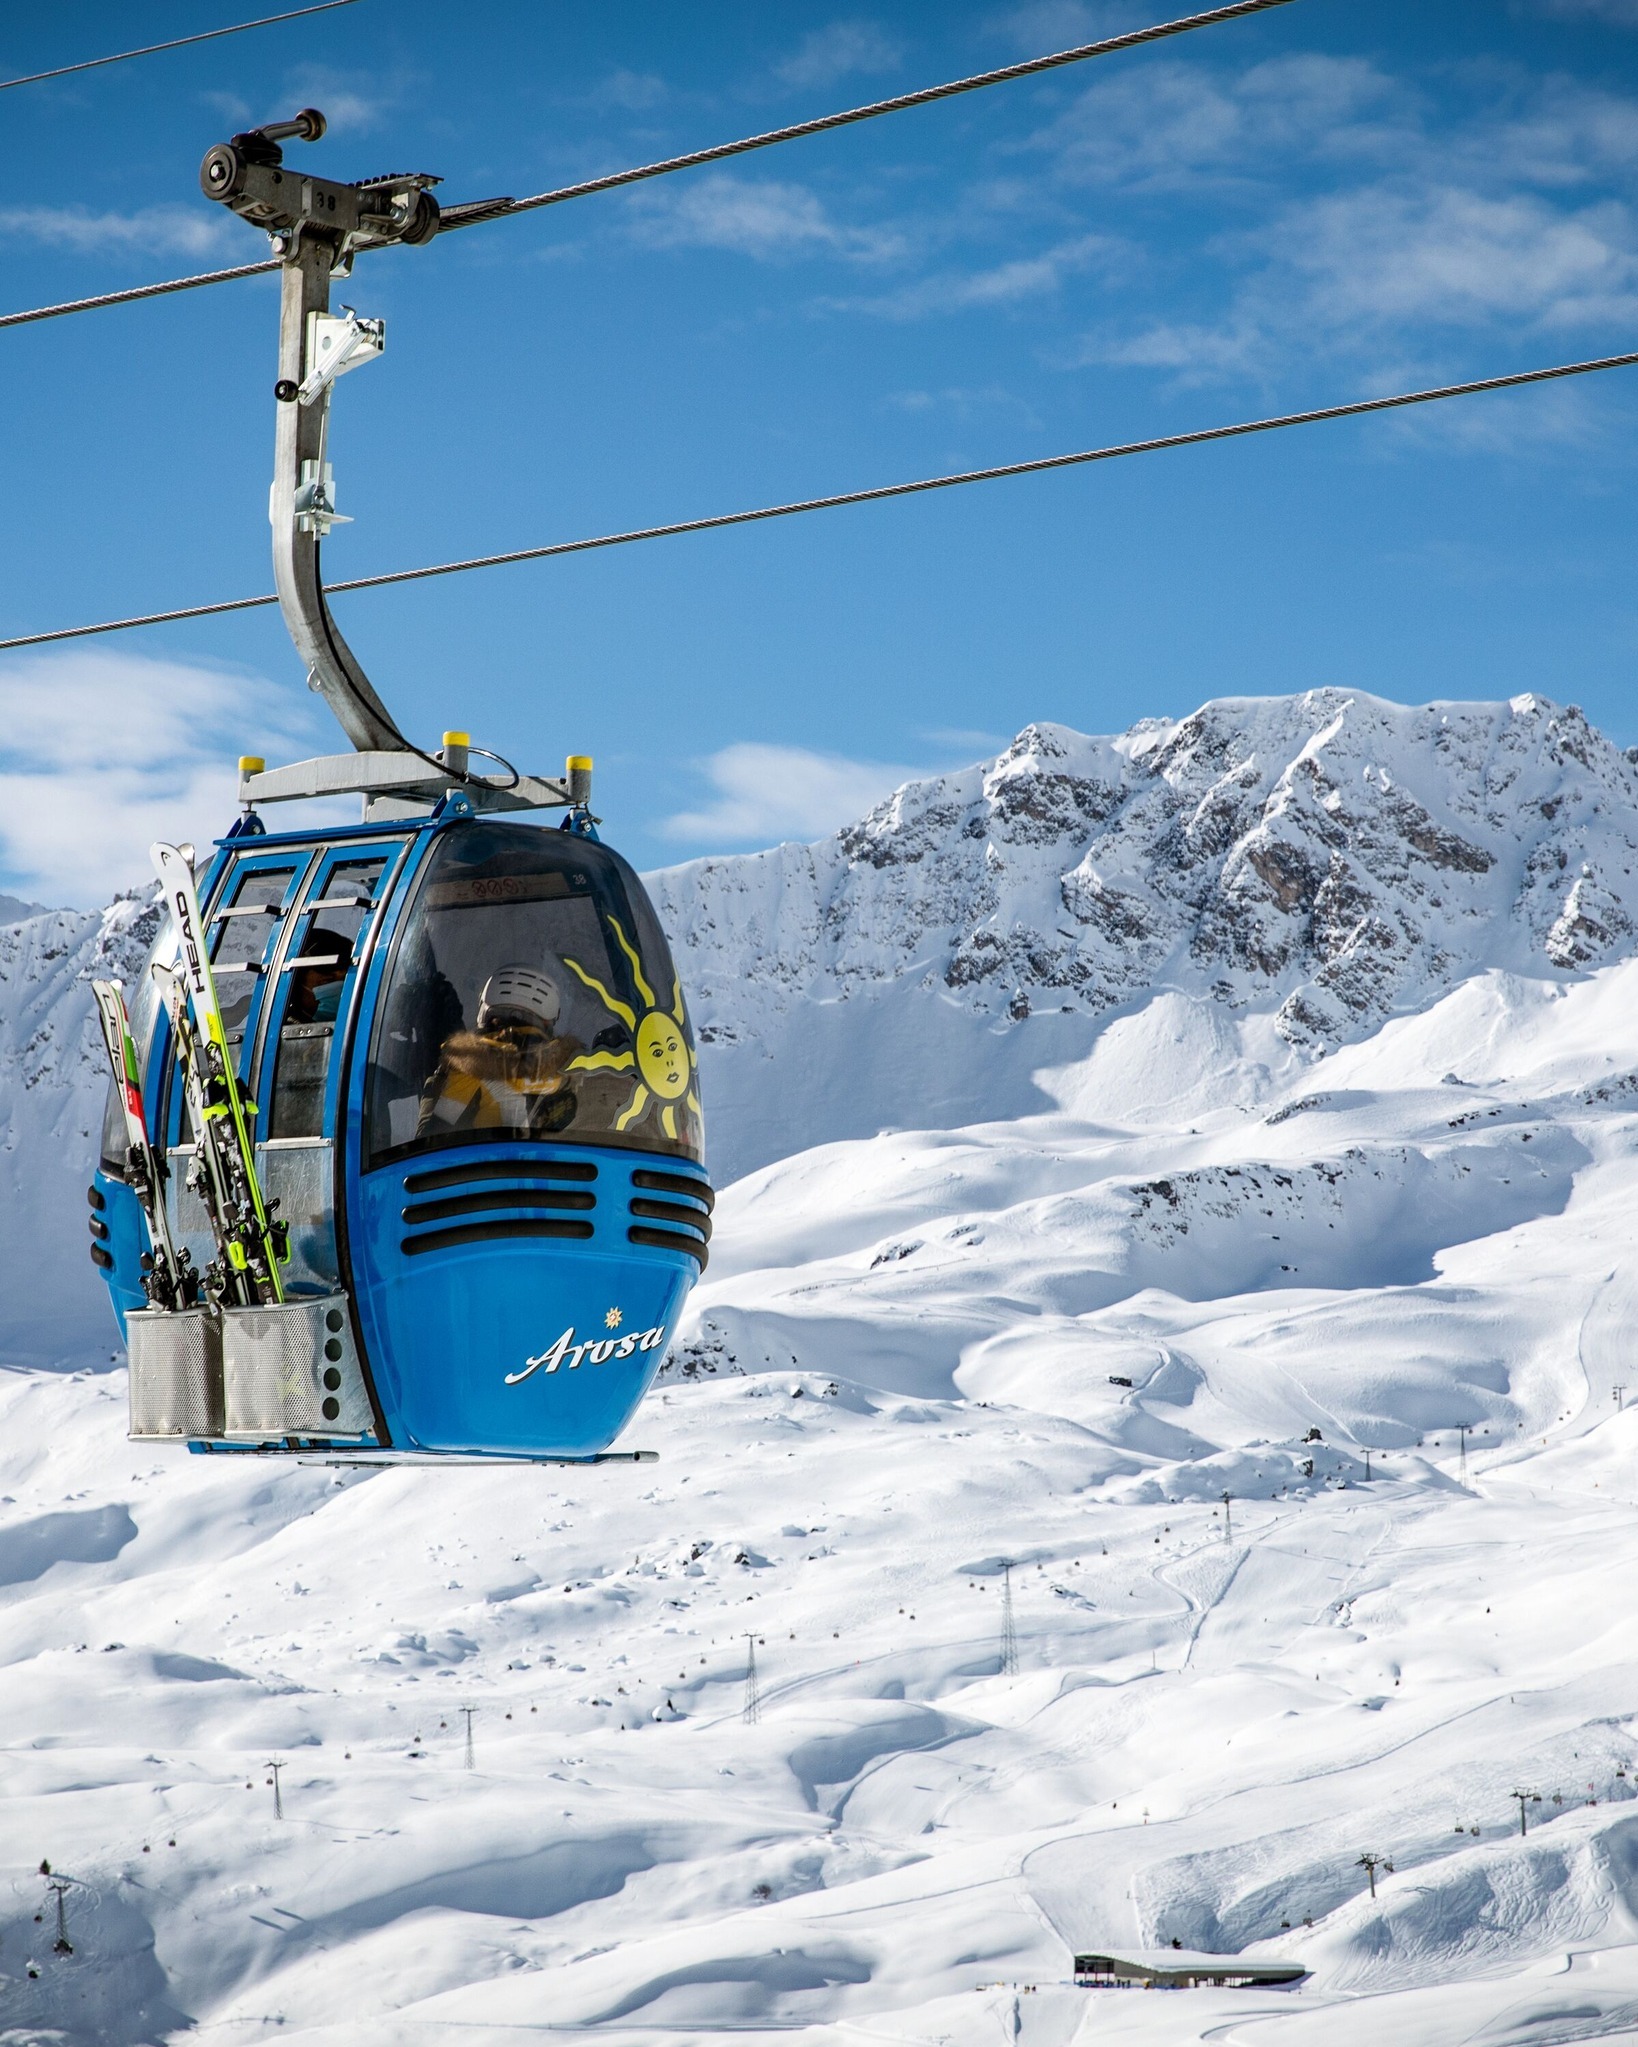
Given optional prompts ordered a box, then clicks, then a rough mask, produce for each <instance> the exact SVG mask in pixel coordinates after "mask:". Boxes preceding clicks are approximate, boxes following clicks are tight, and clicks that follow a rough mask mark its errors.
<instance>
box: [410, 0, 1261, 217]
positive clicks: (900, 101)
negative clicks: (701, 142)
mask: <svg viewBox="0 0 1638 2047" xmlns="http://www.w3.org/2000/svg"><path fill="white" fill-rule="evenodd" d="M1290 5H1291V0H1234V4H1233V5H1231V6H1227V7H1213V8H1209V9H1208V10H1207V11H1206V12H1205V13H1204V14H1185V15H1183V16H1181V17H1180V18H1179V19H1178V20H1176V21H1162V22H1158V23H1156V24H1155V25H1154V26H1153V27H1152V28H1134V29H1131V30H1129V31H1128V32H1127V33H1126V34H1125V35H1118V36H1106V37H1104V38H1103V40H1102V41H1101V42H1096V43H1079V44H1077V45H1076V46H1075V48H1074V49H1072V50H1056V51H1054V52H1053V54H1052V55H1051V56H1049V57H1027V58H1025V59H1024V60H1023V62H1022V63H1019V64H1003V65H1002V66H1001V67H1000V68H999V70H995V71H978V72H975V73H974V74H973V76H972V77H971V78H957V79H954V80H953V81H952V82H951V83H950V84H948V85H926V86H923V87H921V88H920V90H919V91H916V92H901V93H898V94H896V95H895V96H894V97H893V98H892V99H885V100H872V101H871V103H870V104H869V105H868V106H864V107H849V108H848V109H847V110H846V111H845V112H844V113H840V114H821V115H819V116H818V118H817V119H815V120H812V121H793V122H792V123H791V124H790V126H789V127H786V128H770V129H768V130H767V132H766V133H765V134H762V135H748V136H746V137H745V138H744V140H743V141H740V142H718V143H715V144H713V145H712V147H711V148H709V149H693V150H690V151H689V152H688V153H687V154H686V155H684V156H668V157H662V158H661V159H660V161H659V162H657V163H648V164H641V165H639V166H638V167H637V168H636V169H635V170H626V171H610V172H609V173H608V174H607V175H606V176H604V177H601V178H583V179H582V180H581V181H580V183H579V184H577V185H560V186H558V187H557V188H556V190H555V191H551V192H536V193H534V194H533V195H532V196H531V197H530V198H527V199H490V200H483V201H479V202H478V204H479V205H481V206H483V207H485V208H487V209H490V210H488V211H485V212H483V213H482V214H481V215H479V216H478V217H479V218H481V219H484V220H494V219H498V218H500V217H501V216H502V215H508V216H509V215H511V214H514V213H531V212H533V211H534V210H535V208H536V207H540V206H557V205H560V204H561V203H562V202H563V201H564V200H565V199H584V198H587V197H588V196H589V195H590V194H591V193H593V192H613V191H615V190H617V189H618V188H619V187H620V186H621V185H638V184H641V183H642V182H643V181H644V180H645V179H647V178H663V177H665V176H667V175H668V174H669V173H670V172H672V171H689V170H694V169H696V168H697V167H698V166H699V165H700V164H707V163H721V162H723V161H724V159H725V158H727V157H731V156H747V155H749V154H750V152H751V151H752V150H753V149H770V148H772V146H773V145H774V144H775V143H776V142H796V141H798V140H800V138H801V137H802V136H804V135H823V134H825V133H827V132H828V131H829V130H830V129H832V128H849V127H851V126H852V125H853V124H854V123H855V122H856V121H873V120H875V118H876V116H877V115H878V114H902V113H904V112H905V111H906V109H907V108H910V107H926V106H931V105H932V104H933V102H934V101H935V100H947V99H954V98H955V97H956V95H957V94H958V93H964V92H977V91H979V90H980V89H981V88H982V87H983V86H986V85H1005V84H1008V83H1009V82H1010V81H1011V80H1013V79H1015V78H1033V77H1035V76H1036V74H1037V73H1039V72H1042V71H1056V70H1058V69H1060V67H1062V66H1063V65H1065V64H1084V63H1085V62H1086V60H1087V59H1088V58H1089V57H1111V56H1113V55H1114V54H1115V53H1116V52H1117V51H1119V50H1135V49H1138V48H1139V47H1141V45H1143V44H1144V43H1158V42H1163V41H1165V40H1166V38H1167V37H1169V36H1181V35H1187V34H1188V33H1189V31H1190V30H1191V29H1197V28H1215V27H1216V26H1217V24H1218V23H1219V22H1224V21H1238V20H1239V19H1240V18H1241V16H1242V15H1248V14H1266V13H1267V12H1268V11H1269V9H1270V8H1272V7H1289V6H1290ZM451 211H453V212H454V213H455V218H454V219H451V218H450V217H449V215H448V214H446V215H445V217H444V223H443V225H444V229H445V230H448V229H450V228H457V227H468V226H471V225H473V224H474V223H473V222H472V221H469V220H466V219H463V218H462V217H461V211H462V210H461V209H459V208H454V209H451Z"/></svg>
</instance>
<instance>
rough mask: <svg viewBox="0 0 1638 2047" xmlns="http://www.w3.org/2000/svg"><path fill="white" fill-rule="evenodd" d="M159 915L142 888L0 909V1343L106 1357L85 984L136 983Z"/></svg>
mask: <svg viewBox="0 0 1638 2047" xmlns="http://www.w3.org/2000/svg"><path fill="white" fill-rule="evenodd" d="M158 922H159V912H158V910H157V909H156V908H154V907H153V906H152V905H151V904H150V902H149V901H148V896H147V892H146V891H144V892H143V893H142V894H140V895H132V896H129V897H122V898H121V899H120V900H119V901H117V902H115V903H113V904H111V905H110V906H109V907H108V908H107V909H106V910H100V911H95V910H94V911H89V912H87V911H82V910H42V911H39V912H37V913H35V914H33V915H30V916H28V917H26V918H23V919H21V920H20V921H18V922H16V923H10V924H8V923H6V922H4V921H3V920H0V1243H3V1244H4V1245H5V1246H6V1255H5V1260H4V1273H3V1276H0V1356H4V1357H6V1358H10V1359H23V1360H26V1361H28V1362H30V1363H35V1364H52V1363H58V1362H66V1361H69V1360H73V1359H77V1358H84V1357H85V1356H87V1355H92V1356H95V1355H96V1354H97V1353H99V1352H100V1353H101V1355H102V1357H103V1358H104V1359H105V1360H106V1359H107V1357H108V1353H109V1350H110V1348H111V1347H112V1345H113V1342H114V1340H115V1337H114V1329H113V1326H112V1324H111V1322H110V1320H109V1315H108V1295H107V1290H106V1289H105V1288H104V1287H103V1285H102V1283H101V1281H100V1280H99V1279H98V1278H97V1276H96V1271H95V1268H94V1267H93V1266H92V1264H91V1261H90V1258H89V1256H88V1255H87V1251H86V1246H87V1243H88V1242H89V1239H88V1237H87V1235H86V1228H85V1215H86V1207H85V1189H86V1185H87V1183H88V1181H89V1180H90V1178H91V1173H92V1169H93V1166H94V1164H95V1160H96V1150H97V1137H98V1133H99V1131H100V1129H101V1126H102V1108H103V1100H104V1097H105V1095H106V1092H107V1087H108V1065H107V1059H106V1055H105V1054H104V1052H103V1049H102V1040H101V1038H100V1037H99V1036H98V1034H97V1026H96V1022H95V1018H94V1014H93V1011H92V1004H91V991H90V986H89V984H90V982H91V980H92V979H93V978H94V977H100V976H107V975H114V976H117V977H119V978H121V979H124V980H127V981H130V982H133V983H134V981H135V980H136V977H137V976H138V974H139V973H140V971H141V966H142V959H143V955H144V954H145V953H146V951H147V949H148V947H149V946H150V945H151V944H152V943H153V938H154V933H155V931H156V930H157V928H158Z"/></svg>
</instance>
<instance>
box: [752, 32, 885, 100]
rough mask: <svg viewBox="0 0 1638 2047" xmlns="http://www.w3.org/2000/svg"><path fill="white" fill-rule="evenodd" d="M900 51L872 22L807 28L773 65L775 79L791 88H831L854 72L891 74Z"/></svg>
mask: <svg viewBox="0 0 1638 2047" xmlns="http://www.w3.org/2000/svg"><path fill="white" fill-rule="evenodd" d="M902 55H903V52H902V50H901V49H900V47H899V45H898V43H897V42H895V40H894V39H893V37H892V36H890V35H889V34H888V33H887V31H886V30H885V29H884V28H882V27H880V26H879V25H878V24H877V23H876V22H873V21H833V22H831V23H830V24H829V26H828V27H826V28H816V29H810V30H809V32H808V33H807V34H806V35H805V36H804V37H803V38H802V40H801V42H800V43H799V44H798V45H797V46H796V48H795V49H794V50H793V51H792V52H791V54H790V55H789V56H788V57H787V58H785V60H784V61H783V63H780V64H776V65H775V66H774V76H775V77H776V78H777V79H779V81H780V82H781V84H783V85H790V86H809V85H834V84H835V83H836V81H837V80H838V79H839V78H847V77H849V76H851V75H852V74H853V73H855V72H866V73H869V72H875V71H891V70H893V69H894V67H895V66H896V65H897V64H898V62H899V60H900V58H901V56H902Z"/></svg>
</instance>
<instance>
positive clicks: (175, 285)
mask: <svg viewBox="0 0 1638 2047" xmlns="http://www.w3.org/2000/svg"><path fill="white" fill-rule="evenodd" d="M331 4H334V5H337V6H340V5H349V4H351V0H331ZM1290 5H1291V0H1234V4H1233V5H1231V6H1227V7H1213V8H1211V9H1209V10H1208V11H1207V12H1206V13H1204V14H1186V15H1183V16H1182V17H1181V18H1180V19H1178V20H1176V21H1163V22H1158V23H1157V24H1156V25H1155V26H1154V27H1152V28H1135V29H1131V30H1129V31H1128V32H1127V33H1126V34H1125V35H1118V36H1108V37H1106V38H1105V39H1104V40H1103V41H1102V42H1097V43H1081V44H1079V45H1077V47H1076V48H1074V49H1072V50H1058V51H1055V52H1054V53H1053V54H1052V55H1051V56H1049V57H1029V58H1026V59H1025V60H1024V61H1023V62H1022V63H1020V64H1004V65H1003V66H1002V67H1001V68H1000V70H998V71H980V72H977V73H975V74H974V76H972V77H971V78H958V79H956V80H954V81H953V83H951V84H949V85H929V86H924V87H923V88H922V89H921V90H920V91H918V92H906V93H900V94H899V95H898V96H897V98H895V99H885V100H875V101H873V102H872V103H871V104H870V105H869V106H865V107H850V108H848V109H847V110H846V111H845V112H844V113H840V114H821V115H820V116H819V117H818V119H817V120H813V121H797V122H795V123H793V125H791V126H790V127H788V128H770V129H769V130H768V131H767V132H766V133H765V134H762V135H748V136H746V137H745V138H744V139H743V140H741V141H739V142H719V143H715V144H713V146H712V147H711V148H709V149H695V150H690V151H689V152H688V153H687V154H686V155H683V156H668V157H664V158H662V159H661V160H660V161H659V162H657V163H649V164H639V165H638V166H637V167H636V168H635V169H632V170H624V171H610V172H609V173H608V174H607V175H606V176H603V177H599V178H583V179H582V180H581V181H580V182H579V183H578V184H575V185H560V186H558V187H556V188H555V189H554V190H553V191H550V192H536V193H533V194H532V195H531V196H530V197H528V198H526V199H510V198H501V199H470V200H466V201H464V202H462V203H459V204H457V205H454V206H446V207H445V208H444V212H443V221H442V225H441V227H440V229H439V232H440V233H442V234H448V233H450V232H451V231H452V230H454V229H455V228H462V227H476V226H478V225H479V224H480V223H482V222H484V221H488V220H502V219H507V218H510V216H511V215H512V214H514V213H532V212H534V211H535V210H536V209H537V208H539V207H542V206H559V205H561V204H562V202H563V201H564V200H565V199H585V198H588V197H590V195H591V194H592V193H594V192H612V191H615V190H616V189H617V188H618V187H620V186H622V185H637V184H641V183H643V182H644V181H645V180H646V179H649V178H662V177H666V176H668V175H669V174H670V173H671V172H672V171H686V170H693V169H695V168H696V167H697V166H698V165H700V164H707V163H720V162H722V161H723V160H724V159H725V158H727V157H731V156H744V155H745V154H746V153H747V152H748V151H750V150H753V149H769V148H771V147H772V146H773V144H774V143H776V142H794V141H796V140H797V139H798V138H799V137H801V136H803V135H820V134H823V133H824V132H825V130H826V129H829V128H846V127H848V126H850V125H851V124H852V123H853V122H855V121H870V120H874V119H875V117H876V116H877V115H878V114H897V113H902V112H903V111H904V110H905V109H906V108H907V107H922V106H927V105H929V104H931V102H932V101H934V100H942V99H950V98H952V97H953V96H954V95H955V94H957V93H964V92H977V91H978V90H979V88H980V87H981V86H986V85H1002V84H1005V83H1006V82H1007V81H1008V80H1010V79H1014V78H1029V77H1032V76H1033V75H1034V74H1035V73H1037V72H1040V71H1054V70H1056V69H1058V67H1059V66H1060V65H1064V64H1081V63H1084V62H1085V61H1086V60H1087V59H1088V58H1090V57H1108V56H1113V55H1114V54H1115V53H1116V52H1117V51H1120V50H1132V49H1136V48H1138V47H1139V46H1140V45H1141V44H1143V43H1156V42H1161V41H1164V40H1165V39H1166V38H1167V37H1169V36H1180V35H1186V34H1188V33H1189V31H1190V30H1192V29H1197V28H1213V27H1215V26H1216V25H1217V24H1218V23H1219V22H1224V21H1236V20H1238V19H1239V18H1240V16H1242V15H1248V14H1266V13H1267V12H1268V10H1269V9H1270V8H1273V7H1289V6H1290ZM302 11H303V12H305V11H306V10H305V9H304V10H302ZM270 18H272V19H283V18H284V17H282V16H274V17H270ZM246 26H247V27H249V26H254V24H251V23H247V24H246ZM215 32H216V33H217V34H226V33H227V31H226V30H217V31H215ZM162 47H167V46H166V45H160V44H156V45H155V48H162ZM99 61H101V62H105V63H112V62H114V61H115V60H114V59H112V58H105V59H101V60H99ZM40 75H41V76H42V77H44V76H50V75H52V74H49V73H41V74H40ZM13 83H15V84H19V85H21V84H26V83H27V81H26V80H24V79H17V80H14V81H13ZM279 267H280V265H279V263H278V262H277V261H276V260H269V261H266V262H262V263H241V264H239V265H238V266H237V267H236V268H234V269H232V270H207V271H204V272H202V273H201V274H200V275H199V276H197V277H171V278H167V279H166V280H165V281H164V282H163V283H161V284H141V285H135V286H133V287H132V288H131V289H129V290H127V291H108V292H102V293H100V294H99V295H98V296H97V297H95V298H85V299H68V300H66V301H65V302H64V303H63V304H61V305H55V306H33V307H31V308H29V310H28V311H26V312H21V313H0V327H26V326H27V325H29V323H30V322H31V321H35V320H55V319H59V318H60V317H61V316H62V315H63V314H65V313H92V312H96V311H97V310H98V309H99V308H101V307H103V306H122V305H126V304H128V303H130V302H131V301H132V300H133V299H152V298H162V297H164V296H165V294H166V293H168V292H173V291H193V290H195V289H196V288H197V287H198V286H199V285H202V284H226V283H227V282H228V281H229V280H230V279H231V278H235V277H255V276H257V275H259V274H260V273H261V272H262V271H266V270H277V269H278V268H279Z"/></svg>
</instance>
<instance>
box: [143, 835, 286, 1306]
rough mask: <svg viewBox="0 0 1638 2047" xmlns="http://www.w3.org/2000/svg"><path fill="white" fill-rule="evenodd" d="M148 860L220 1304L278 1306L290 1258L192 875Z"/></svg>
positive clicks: (167, 849)
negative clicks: (166, 915)
mask: <svg viewBox="0 0 1638 2047" xmlns="http://www.w3.org/2000/svg"><path fill="white" fill-rule="evenodd" d="M151 858H152V860H153V863H154V871H155V872H156V873H157V874H158V876H159V879H160V882H161V884H162V885H163V887H164V891H165V901H166V905H167V907H168V908H169V910H170V913H171V916H172V918H173V919H174V920H175V923H176V928H177V933H178V935H179V937H180V939H181V946H182V956H181V959H180V960H179V962H178V964H177V966H176V968H175V970H174V972H173V974H172V975H171V976H170V977H169V978H170V981H171V986H170V987H169V988H168V989H167V1004H168V1007H169V1009H170V1012H171V1020H172V1023H173V1026H174V1025H176V1023H177V1020H178V1016H179V1015H180V1016H182V1018H183V1019H184V1021H188V1022H191V1028H189V1029H187V1030H186V1031H183V1030H180V1029H179V1030H178V1032H177V1039H178V1044H177V1049H178V1054H179V1060H180V1063H181V1064H182V1066H183V1069H184V1076H185V1084H186V1085H187V1086H188V1089H189V1110H190V1113H191V1115H192V1117H193V1121H194V1131H195V1137H196V1140H197V1143H198V1147H199V1150H198V1152H197V1153H196V1154H195V1157H196V1163H197V1164H199V1165H200V1166H201V1167H202V1173H201V1175H200V1176H199V1179H198V1181H197V1183H196V1184H198V1185H199V1191H200V1192H201V1193H202V1194H204V1196H205V1199H206V1204H207V1206H210V1207H212V1209H213V1210H215V1209H216V1207H217V1205H218V1204H220V1214H219V1215H218V1214H216V1213H213V1215H212V1228H213V1229H214V1230H215V1232H216V1236H217V1249H218V1255H219V1258H220V1259H221V1261H222V1265H223V1271H222V1282H223V1297H224V1298H225V1297H226V1295H227V1294H229V1293H231V1294H234V1295H237V1296H239V1297H240V1298H239V1300H238V1301H237V1302H236V1303H235V1305H242V1306H247V1307H254V1306H257V1305H261V1304H266V1303H268V1302H275V1301H282V1300H283V1299H284V1281H283V1279H282V1277H281V1275H280V1272H279V1266H280V1264H281V1263H282V1262H283V1261H284V1260H285V1259H286V1258H287V1257H288V1256H289V1249H288V1237H289V1231H288V1228H287V1226H286V1225H285V1224H284V1223H282V1222H276V1221H275V1220H274V1219H273V1216H272V1213H271V1211H270V1209H269V1207H268V1205H267V1203H266V1202H265V1201H264V1200H263V1198H262V1189H261V1182H260V1180H259V1179H258V1177H257V1174H256V1155H255V1151H254V1148H253V1145H252V1142H251V1136H250V1125H249V1122H248V1120H247V1116H246V1110H247V1106H248V1107H251V1108H252V1111H253V1105H247V1103H246V1101H245V1098H244V1096H243V1095H242V1094H241V1093H240V1090H239V1080H238V1076H237V1075H236V1074H235V1072H234V1070H233V1055H232V1052H231V1049H230V1048H229V1045H228V1041H227V1032H226V1030H225V1029H224V1027H223V1023H222V1007H221V1003H220V1002H219V1000H218V999H217V994H216V977H215V975H214V974H213V973H212V972H211V966H210V951H209V948H208V946H207V944H206V941H205V924H204V918H203V917H202V916H201V914H200V910H199V897H198V895H197V893H196V891H195V889H194V885H193V869H192V868H191V867H190V866H189V865H188V862H187V861H186V860H185V859H184V858H183V857H182V855H181V853H180V852H179V851H178V850H177V848H176V847H175V846H167V845H165V844H163V843H160V844H158V845H156V846H154V847H153V848H152V849H151ZM161 985H162V986H163V985H164V983H163V982H162V983H161ZM179 998H180V999H179ZM189 1073H191V1074H192V1079H191V1080H190V1079H187V1078H186V1076H187V1075H188V1074H189Z"/></svg>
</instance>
